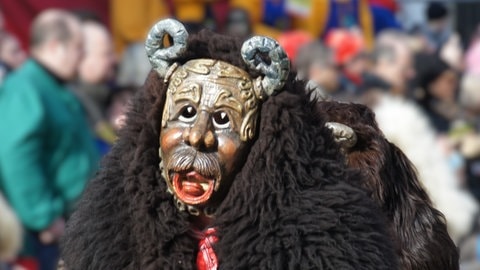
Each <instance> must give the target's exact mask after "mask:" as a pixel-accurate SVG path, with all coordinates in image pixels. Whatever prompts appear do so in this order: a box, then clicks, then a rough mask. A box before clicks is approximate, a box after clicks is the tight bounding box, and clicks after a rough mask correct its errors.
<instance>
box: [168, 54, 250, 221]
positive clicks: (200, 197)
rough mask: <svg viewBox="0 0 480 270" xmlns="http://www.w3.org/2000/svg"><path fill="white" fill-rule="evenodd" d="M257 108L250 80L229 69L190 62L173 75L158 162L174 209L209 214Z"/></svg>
mask: <svg viewBox="0 0 480 270" xmlns="http://www.w3.org/2000/svg"><path fill="white" fill-rule="evenodd" d="M258 103H259V99H258V98H257V95H256V93H255V92H254V89H253V82H252V79H251V78H250V76H249V74H248V73H247V72H245V71H244V70H242V69H240V68H238V67H236V66H233V65H230V64H228V63H225V62H222V61H218V60H212V59H195V60H191V61H188V62H187V63H185V64H183V65H182V66H178V67H177V68H176V70H175V71H174V72H173V73H172V76H171V79H170V83H169V85H168V90H167V96H166V103H165V107H164V112H163V119H162V130H161V134H160V146H161V149H160V156H161V159H162V162H161V170H162V175H163V176H164V178H165V180H166V181H167V186H168V191H169V192H171V193H172V194H173V195H174V197H175V205H177V207H178V209H180V210H182V211H187V212H188V213H189V214H191V215H199V214H202V213H203V214H204V215H212V214H213V212H214V211H215V208H216V206H217V205H218V203H219V202H220V201H221V200H222V199H221V198H223V196H224V195H225V192H226V190H228V186H229V185H230V183H231V181H232V178H233V177H234V175H233V172H235V170H236V168H237V167H238V163H237V162H236V160H237V159H239V158H241V157H242V156H244V155H245V154H244V152H243V151H244V149H246V145H247V143H248V142H249V141H250V140H251V139H252V138H254V136H255V128H256V121H257V115H258V108H259V104H258ZM207 209H208V210H207ZM207 212H208V213H207Z"/></svg>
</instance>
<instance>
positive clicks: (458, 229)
mask: <svg viewBox="0 0 480 270" xmlns="http://www.w3.org/2000/svg"><path fill="white" fill-rule="evenodd" d="M374 55H375V63H374V67H373V68H372V70H373V71H372V74H371V75H372V76H374V78H376V80H371V81H370V84H369V85H368V84H367V85H365V89H364V91H365V92H364V94H363V96H364V99H363V101H364V102H365V103H367V104H368V105H370V106H371V108H372V109H373V111H374V112H375V115H376V120H377V123H378V125H379V127H380V129H381V130H382V131H383V133H384V134H385V137H386V138H387V139H388V140H389V141H390V142H392V143H394V144H395V145H397V146H398V147H399V148H400V149H401V150H402V151H403V152H404V153H405V154H406V156H407V157H408V158H409V159H410V160H411V161H412V163H413V165H414V166H415V167H416V168H417V170H418V176H419V179H420V181H421V182H422V185H423V186H424V187H425V189H426V191H427V193H428V194H429V196H430V198H431V199H432V202H433V204H434V205H435V207H436V208H437V209H438V210H440V211H441V212H442V213H443V214H444V215H445V218H446V220H447V227H448V232H449V234H450V236H451V238H452V239H453V240H454V241H455V242H456V243H457V244H458V243H459V241H460V240H461V239H462V238H463V237H464V236H466V235H467V234H469V233H470V231H471V229H472V225H473V223H474V220H475V218H476V214H477V213H478V211H479V206H478V204H477V202H476V201H475V199H474V198H473V197H472V195H471V194H470V193H469V192H467V191H466V190H465V189H464V187H463V186H462V184H461V181H460V179H459V177H458V175H457V174H456V171H455V170H454V169H453V168H452V167H451V166H450V163H449V161H450V160H449V156H448V155H447V153H446V152H445V151H444V148H442V145H441V144H440V142H439V138H438V134H437V133H436V132H435V130H434V129H433V127H432V126H431V124H430V122H429V119H428V117H427V116H426V115H425V113H424V112H423V111H422V110H421V108H419V106H418V105H417V104H416V103H415V102H414V101H413V100H410V99H409V98H408V97H407V95H406V94H407V87H408V85H407V81H408V80H409V79H411V78H412V76H413V75H414V73H413V70H412V66H413V59H412V54H411V51H410V49H409V44H408V37H407V36H406V34H403V33H401V32H398V31H386V32H383V33H382V34H380V36H379V38H378V40H377V44H376V46H375V51H374ZM365 97H368V98H365Z"/></svg>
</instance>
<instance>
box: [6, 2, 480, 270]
mask: <svg viewBox="0 0 480 270" xmlns="http://www.w3.org/2000/svg"><path fill="white" fill-rule="evenodd" d="M397 4H398V3H397V2H396V1H394V0H324V1H295V0H278V1H273V0H252V1H237V0H209V1H207V0H205V1H201V0H192V1H185V0H183V1H179V0H170V1H169V0H164V1H162V0H138V1H126V0H111V1H110V2H109V8H110V9H109V10H110V14H109V18H110V21H108V22H105V21H103V20H102V19H101V18H100V17H99V16H98V14H96V12H95V10H88V11H87V10H62V9H46V10H42V11H41V12H39V14H37V15H36V16H35V18H34V19H33V22H32V24H31V26H30V30H29V42H28V44H27V45H26V46H22V44H21V43H20V42H19V39H18V37H16V36H15V35H14V34H12V33H9V32H8V31H7V30H6V29H5V27H4V18H3V16H0V115H1V117H0V119H1V121H0V141H1V142H2V143H1V144H0V270H5V269H9V270H11V269H17V270H19V269H27V270H33V269H39V270H49V269H56V265H57V261H58V258H59V247H58V243H59V241H58V240H59V239H60V238H61V236H62V235H63V233H64V229H65V220H66V219H68V216H69V214H70V213H71V211H72V210H73V209H74V207H75V202H76V201H77V200H78V199H79V197H80V195H81V193H82V191H83V189H84V188H85V186H86V182H87V181H88V179H89V178H90V177H91V176H92V175H93V174H94V173H95V171H96V170H97V169H98V166H99V165H98V164H99V163H98V161H99V159H100V158H101V156H102V155H105V154H106V153H108V151H109V149H110V148H111V147H112V145H113V143H114V141H115V139H116V136H117V132H118V131H119V130H120V129H121V127H122V125H123V123H124V121H125V112H126V111H127V110H128V104H129V103H128V101H129V100H130V98H131V97H132V96H133V94H134V93H135V91H136V90H137V89H138V88H139V87H141V85H142V84H143V82H144V80H145V78H146V77H147V75H148V73H149V71H150V65H149V62H148V59H147V58H146V55H145V51H144V45H143V44H144V40H145V36H146V33H147V32H148V30H149V29H150V27H151V26H152V25H153V24H154V23H155V22H156V21H158V20H159V19H161V18H165V17H175V18H177V19H179V20H181V21H182V22H183V23H184V24H185V25H186V26H187V29H188V31H189V32H196V31H200V30H201V29H203V28H209V29H211V30H213V31H217V32H221V33H224V34H227V35H234V36H237V37H239V38H246V37H249V36H251V35H267V36H270V37H273V38H275V39H277V40H278V41H279V43H280V44H281V45H282V46H283V47H284V48H285V50H286V51H287V54H288V56H289V58H290V59H291V61H292V66H293V68H294V69H295V70H296V71H297V77H298V79H302V80H305V81H307V88H308V89H307V90H308V91H311V96H312V99H316V100H337V101H342V102H357V103H363V104H366V105H368V106H369V107H371V108H372V109H373V110H374V112H375V113H376V117H377V122H378V124H379V126H380V128H381V129H382V131H383V132H384V134H385V136H386V137H387V138H388V139H389V140H390V141H391V142H393V143H395V144H396V145H397V146H399V147H400V148H401V149H402V150H403V151H404V152H405V154H406V155H407V156H408V157H409V158H410V159H411V161H412V162H413V164H414V165H415V167H416V168H417V171H418V174H419V178H420V179H421V181H422V184H423V185H424V187H425V188H426V189H427V192H428V193H429V195H430V197H431V199H432V201H433V203H434V205H435V206H436V207H437V208H438V209H439V210H440V211H441V212H442V213H443V214H444V215H445V217H446V220H447V224H448V229H449V233H450V235H451V237H452V239H453V240H454V241H455V242H456V244H457V245H459V247H460V252H461V267H462V269H480V215H479V213H480V207H479V202H480V28H479V30H478V32H477V33H474V34H473V35H472V36H471V37H470V40H469V42H468V43H466V44H464V43H462V42H461V40H460V37H459V35H458V33H456V32H455V30H454V28H453V27H452V10H451V9H450V6H449V5H448V3H447V2H428V4H427V5H426V6H425V10H422V12H423V16H424V18H425V20H424V22H423V23H422V24H418V25H413V26H409V27H406V26H405V25H403V24H402V23H401V22H400V21H399V20H398V14H397V12H398V5H397ZM0 11H1V6H0Z"/></svg>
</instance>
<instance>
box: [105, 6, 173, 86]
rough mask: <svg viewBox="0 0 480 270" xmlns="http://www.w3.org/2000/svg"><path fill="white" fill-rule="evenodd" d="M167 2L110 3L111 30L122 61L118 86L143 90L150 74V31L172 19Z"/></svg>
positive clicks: (117, 52) (116, 50)
mask: <svg viewBox="0 0 480 270" xmlns="http://www.w3.org/2000/svg"><path fill="white" fill-rule="evenodd" d="M167 2H170V1H159V0H136V1H125V0H110V10H111V11H110V26H111V31H112V36H113V43H114V47H115V52H116V54H117V56H118V57H119V59H120V63H119V70H118V76H117V82H118V83H119V84H120V85H130V84H133V85H136V86H141V85H142V84H143V82H145V79H146V78H147V75H148V73H149V72H150V70H151V67H150V64H149V62H148V58H147V55H146V54H145V48H144V41H145V37H146V36H147V33H148V31H149V30H150V27H152V26H153V25H154V23H155V22H156V21H157V20H159V19H160V18H164V17H167V16H170V13H169V8H168V5H167Z"/></svg>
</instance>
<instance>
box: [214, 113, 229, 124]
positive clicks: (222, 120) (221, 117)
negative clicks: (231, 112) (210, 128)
mask: <svg viewBox="0 0 480 270" xmlns="http://www.w3.org/2000/svg"><path fill="white" fill-rule="evenodd" d="M213 124H214V125H215V127H217V128H228V127H230V119H229V118H228V114H227V113H226V112H222V111H219V112H216V113H214V114H213Z"/></svg>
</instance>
